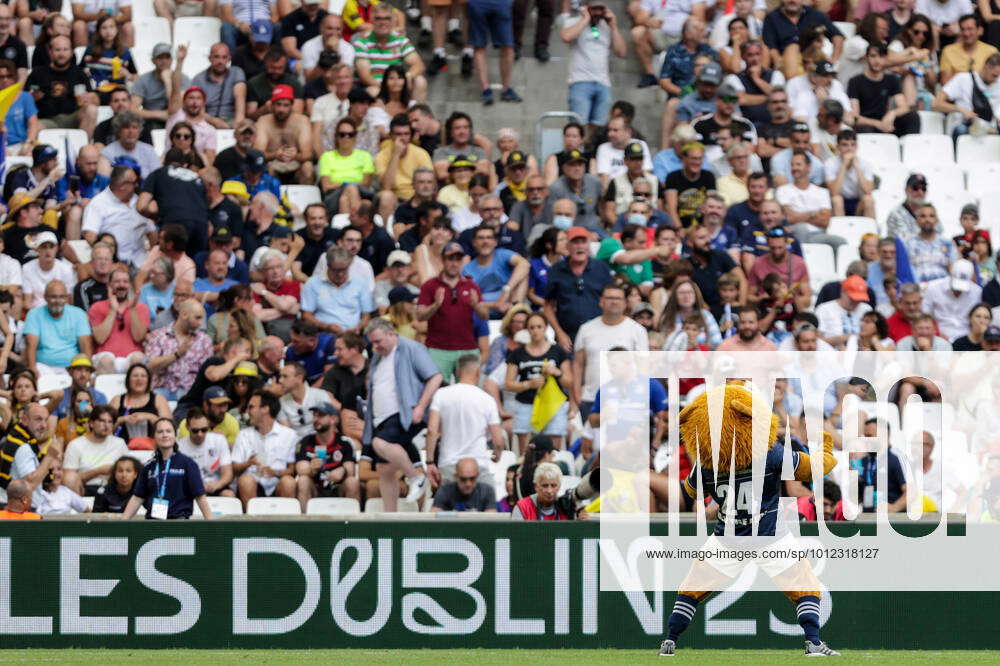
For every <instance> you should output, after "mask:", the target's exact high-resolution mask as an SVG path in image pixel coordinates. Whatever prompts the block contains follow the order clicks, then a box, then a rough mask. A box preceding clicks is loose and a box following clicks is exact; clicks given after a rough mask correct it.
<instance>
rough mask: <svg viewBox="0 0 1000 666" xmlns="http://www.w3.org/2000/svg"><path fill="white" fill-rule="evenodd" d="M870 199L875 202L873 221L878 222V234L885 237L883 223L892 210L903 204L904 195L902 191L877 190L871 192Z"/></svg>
mask: <svg viewBox="0 0 1000 666" xmlns="http://www.w3.org/2000/svg"><path fill="white" fill-rule="evenodd" d="M872 199H874V200H875V221H876V222H878V228H879V233H880V234H881V235H885V221H886V219H888V217H889V213H891V212H892V209H893V208H895V207H896V206H898V205H899V204H901V203H903V200H904V199H906V195H905V194H903V190H901V189H900V190H883V189H878V190H875V191H874V192H872Z"/></svg>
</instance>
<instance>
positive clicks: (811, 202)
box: [774, 148, 845, 256]
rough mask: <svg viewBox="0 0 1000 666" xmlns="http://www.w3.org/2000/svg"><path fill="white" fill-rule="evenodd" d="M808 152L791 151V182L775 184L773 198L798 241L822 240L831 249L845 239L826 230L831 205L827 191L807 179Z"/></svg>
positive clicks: (828, 224)
mask: <svg viewBox="0 0 1000 666" xmlns="http://www.w3.org/2000/svg"><path fill="white" fill-rule="evenodd" d="M810 159H811V153H807V152H806V151H804V150H799V149H798V148H796V149H795V150H794V152H793V153H792V163H791V167H792V182H790V183H785V184H784V185H782V186H781V187H779V188H778V189H777V190H776V191H775V193H774V198H775V199H777V200H778V203H780V204H781V207H782V209H783V210H784V212H785V219H787V220H788V224H789V225H790V229H791V231H792V233H793V234H795V237H796V238H797V239H798V240H799V242H800V243H825V244H826V245H829V246H830V248H831V249H832V250H833V254H834V256H836V254H837V248H838V247H840V246H841V245H843V244H844V243H845V241H844V239H843V238H841V237H840V236H837V235H835V234H830V233H827V232H826V230H827V228H828V227H829V226H830V217H831V215H832V213H833V205H832V203H831V202H830V191H829V190H827V189H824V188H822V187H820V186H818V185H814V184H813V183H811V182H810V181H809V170H810V166H809V161H810Z"/></svg>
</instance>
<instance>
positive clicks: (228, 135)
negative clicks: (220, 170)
mask: <svg viewBox="0 0 1000 666" xmlns="http://www.w3.org/2000/svg"><path fill="white" fill-rule="evenodd" d="M235 145H236V137H235V136H234V135H233V130H231V129H217V130H215V150H216V152H218V153H221V152H222V151H223V150H225V149H226V148H229V147H230V146H235Z"/></svg>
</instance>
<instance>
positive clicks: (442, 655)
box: [0, 646, 1000, 666]
mask: <svg viewBox="0 0 1000 666" xmlns="http://www.w3.org/2000/svg"><path fill="white" fill-rule="evenodd" d="M834 647H836V646H834ZM844 657H845V659H843V660H841V661H840V662H838V663H843V662H845V661H846V662H851V663H864V664H996V663H998V662H1000V653H998V652H993V651H961V650H952V651H917V650H910V651H902V650H869V651H866V650H858V651H847V652H845V653H844ZM352 659H353V660H358V662H357V663H363V664H365V666H371V665H374V664H416V665H418V666H419V665H422V664H428V665H433V666H442V665H443V664H450V663H454V664H475V665H476V666H481V665H483V664H498V665H499V664H502V665H503V666H509V665H510V664H513V663H516V664H552V665H553V666H574V665H580V664H636V663H662V662H663V661H664V660H660V659H659V658H658V657H657V656H656V649H655V646H652V647H650V649H649V650H0V663H3V664H95V665H100V666H107V665H108V664H126V663H127V664H130V665H133V666H134V664H136V663H141V664H143V666H152V665H154V664H170V665H171V666H176V664H184V665H185V666H188V665H197V664H211V665H212V666H222V665H224V664H240V665H244V666H245V665H246V664H251V663H252V664H289V663H301V664H324V663H334V662H336V661H339V660H352ZM802 659H803V655H802V652H801V651H800V650H684V651H682V652H679V653H678V654H677V656H676V657H674V658H673V660H672V661H670V662H667V663H673V661H681V662H682V663H687V664H713V665H714V664H740V665H744V666H745V665H746V664H748V663H749V664H768V666H771V665H772V664H792V663H801V661H802Z"/></svg>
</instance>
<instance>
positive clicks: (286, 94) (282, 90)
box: [271, 83, 295, 102]
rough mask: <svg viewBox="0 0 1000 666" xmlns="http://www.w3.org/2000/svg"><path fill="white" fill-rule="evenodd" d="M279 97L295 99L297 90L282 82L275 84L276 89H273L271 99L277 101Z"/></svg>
mask: <svg viewBox="0 0 1000 666" xmlns="http://www.w3.org/2000/svg"><path fill="white" fill-rule="evenodd" d="M279 99H295V92H294V91H293V90H292V87H291V86H290V85H287V84H285V83H282V84H281V85H278V86H274V90H272V91H271V101H272V102H276V101H278V100H279Z"/></svg>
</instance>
